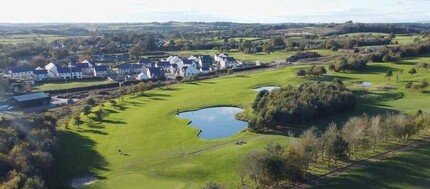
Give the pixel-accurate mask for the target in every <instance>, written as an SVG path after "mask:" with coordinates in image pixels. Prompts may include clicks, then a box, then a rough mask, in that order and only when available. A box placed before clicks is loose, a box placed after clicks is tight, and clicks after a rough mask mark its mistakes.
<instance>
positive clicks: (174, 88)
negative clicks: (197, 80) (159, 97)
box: [160, 87, 183, 91]
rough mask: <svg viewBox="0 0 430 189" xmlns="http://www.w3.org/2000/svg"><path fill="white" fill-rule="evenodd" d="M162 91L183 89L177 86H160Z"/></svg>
mask: <svg viewBox="0 0 430 189" xmlns="http://www.w3.org/2000/svg"><path fill="white" fill-rule="evenodd" d="M160 89H161V90H163V91H182V90H183V89H181V88H178V87H162V88H160Z"/></svg>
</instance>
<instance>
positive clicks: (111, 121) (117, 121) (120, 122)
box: [103, 119, 127, 125]
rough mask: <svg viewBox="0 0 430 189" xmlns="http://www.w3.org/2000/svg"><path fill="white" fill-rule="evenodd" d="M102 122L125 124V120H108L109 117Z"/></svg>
mask: <svg viewBox="0 0 430 189" xmlns="http://www.w3.org/2000/svg"><path fill="white" fill-rule="evenodd" d="M103 123H109V124H116V125H125V124H127V122H125V121H120V120H109V119H103Z"/></svg>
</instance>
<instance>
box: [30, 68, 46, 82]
mask: <svg viewBox="0 0 430 189" xmlns="http://www.w3.org/2000/svg"><path fill="white" fill-rule="evenodd" d="M33 74H34V77H33V78H34V80H36V81H43V80H46V79H48V78H49V76H48V71H47V70H45V69H42V70H40V69H39V70H34V71H33Z"/></svg>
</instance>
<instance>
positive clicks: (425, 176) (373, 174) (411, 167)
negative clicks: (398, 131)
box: [314, 144, 430, 189]
mask: <svg viewBox="0 0 430 189" xmlns="http://www.w3.org/2000/svg"><path fill="white" fill-rule="evenodd" d="M429 158H430V144H426V145H422V146H421V147H420V148H416V149H413V150H411V151H406V152H402V153H400V155H398V156H395V157H392V158H389V159H387V160H384V161H380V162H373V163H369V164H368V165H367V166H366V167H363V168H360V169H357V170H354V171H351V172H350V173H349V174H346V175H341V176H338V177H336V178H329V179H325V180H323V181H322V182H321V183H320V184H319V185H317V186H316V187H314V188H317V189H325V188H327V189H329V188H330V189H332V188H350V189H355V188H356V189H361V188H375V189H376V188H428V187H429V186H430V162H429V161H428V159H429Z"/></svg>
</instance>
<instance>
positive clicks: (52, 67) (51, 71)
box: [45, 62, 61, 78]
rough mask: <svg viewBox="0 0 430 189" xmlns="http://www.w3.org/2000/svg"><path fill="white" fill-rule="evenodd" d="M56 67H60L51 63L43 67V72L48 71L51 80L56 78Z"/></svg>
mask: <svg viewBox="0 0 430 189" xmlns="http://www.w3.org/2000/svg"><path fill="white" fill-rule="evenodd" d="M58 67H61V66H60V65H58V64H54V63H53V62H51V63H49V64H47V65H46V66H45V70H47V71H48V75H49V77H51V78H56V77H58Z"/></svg>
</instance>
